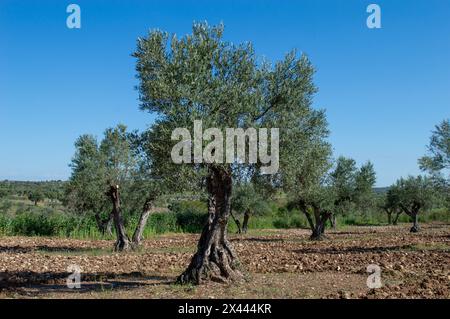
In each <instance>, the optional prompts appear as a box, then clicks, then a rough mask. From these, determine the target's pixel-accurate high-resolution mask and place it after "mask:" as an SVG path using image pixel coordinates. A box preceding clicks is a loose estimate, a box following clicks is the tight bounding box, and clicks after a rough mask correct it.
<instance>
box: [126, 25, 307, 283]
mask: <svg viewBox="0 0 450 319" xmlns="http://www.w3.org/2000/svg"><path fill="white" fill-rule="evenodd" d="M222 34H223V26H222V25H219V26H216V27H210V26H208V25H207V24H205V23H202V24H194V25H193V29H192V34H189V35H186V36H184V37H181V38H179V37H177V36H175V35H173V36H169V34H168V33H166V32H162V31H159V30H153V31H151V32H150V33H149V34H148V35H147V36H146V37H145V38H140V39H138V42H137V50H136V52H135V53H134V56H135V57H136V58H137V66H136V68H137V75H138V78H139V80H140V83H139V92H140V100H141V108H142V109H143V110H146V111H149V112H151V113H153V114H155V115H156V117H157V119H156V122H155V124H154V125H153V126H152V128H151V131H150V133H149V138H150V139H151V143H150V144H149V151H150V154H151V158H152V169H153V170H154V173H155V174H156V175H157V176H159V178H161V180H164V183H165V184H166V185H169V186H168V187H170V188H171V189H173V190H185V189H198V188H199V187H205V188H206V191H207V193H208V200H207V204H208V220H207V223H206V225H205V227H204V229H203V231H202V234H201V236H200V240H199V243H198V247H197V252H196V253H195V254H194V256H193V257H192V259H191V262H190V264H189V266H188V267H187V269H186V270H185V271H184V272H183V274H181V275H180V276H179V278H178V280H179V282H181V283H186V282H191V283H195V284H199V283H201V282H203V281H205V280H216V281H221V282H227V281H233V280H237V279H239V278H241V277H242V271H241V269H240V267H239V261H238V257H237V256H236V253H235V251H234V249H233V247H232V245H231V243H230V242H229V240H228V238H227V223H228V218H229V216H230V209H231V198H232V188H233V187H232V186H233V178H234V176H235V175H236V174H235V171H236V169H238V168H237V167H241V166H246V167H248V168H249V170H250V171H251V172H252V173H251V175H253V176H256V175H261V174H260V173H261V172H260V170H259V168H260V167H261V166H263V165H261V163H260V161H258V162H257V163H251V164H250V163H248V161H243V162H242V161H241V162H239V161H235V162H233V163H222V162H220V160H218V161H216V162H213V163H205V162H203V163H200V162H198V161H197V162H196V163H193V164H186V163H185V164H175V163H174V162H173V161H172V159H171V149H172V147H173V146H174V144H175V143H177V142H176V141H175V142H174V141H172V139H171V137H172V132H173V131H174V129H176V128H186V129H188V130H189V132H190V135H191V136H193V130H192V127H193V123H194V121H196V120H201V121H202V124H203V128H204V129H208V128H217V129H218V130H219V131H221V132H225V129H226V128H241V129H244V130H246V129H248V128H255V129H258V128H262V127H264V128H269V129H270V128H279V137H280V138H279V147H280V168H279V170H278V172H277V174H273V175H270V176H263V177H262V178H261V179H262V180H264V181H265V182H266V183H270V184H273V185H276V184H279V182H280V180H281V178H282V176H283V175H284V174H281V173H280V172H281V171H283V170H284V167H283V164H284V163H286V161H287V160H288V158H287V157H286V159H283V158H284V157H285V156H286V154H289V152H290V151H291V149H290V148H289V146H291V145H293V144H296V145H297V146H298V148H299V147H301V144H302V142H303V140H304V137H303V136H304V135H311V134H314V133H311V132H309V131H308V130H310V129H313V130H314V128H315V125H309V126H307V127H305V126H303V123H304V122H308V121H309V122H311V120H310V118H311V117H313V114H315V113H316V112H315V111H314V110H312V109H311V100H312V96H313V94H314V92H315V91H316V88H315V86H314V85H313V82H312V77H313V73H314V70H313V67H312V65H311V64H310V62H309V60H308V59H307V58H306V57H305V56H303V55H302V56H300V57H298V56H297V55H296V54H295V52H291V53H289V54H287V55H286V57H285V58H284V59H283V60H281V61H279V62H277V63H275V64H270V63H268V62H264V61H261V60H259V59H258V58H257V56H256V55H255V53H254V50H253V47H252V45H251V44H250V43H245V44H232V43H229V42H226V41H224V40H223V39H222ZM210 138H211V139H212V136H210ZM216 138H217V137H216V136H215V137H214V140H215V139H216ZM206 144H207V143H205V142H203V145H202V146H203V147H204V146H205V145H206ZM269 144H270V143H269ZM205 152H206V153H208V154H209V155H210V156H215V155H218V153H219V152H217V153H216V148H206V149H205ZM208 154H207V155H208ZM197 155H198V154H196V151H195V147H194V152H193V154H191V153H190V154H188V158H189V159H192V157H194V159H195V158H197ZM301 156H314V155H313V154H302V155H301Z"/></svg>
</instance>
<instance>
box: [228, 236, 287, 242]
mask: <svg viewBox="0 0 450 319" xmlns="http://www.w3.org/2000/svg"><path fill="white" fill-rule="evenodd" d="M230 241H231V242H242V241H250V242H258V243H270V242H284V241H285V239H283V238H257V237H240V238H231V239H230Z"/></svg>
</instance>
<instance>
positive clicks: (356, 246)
mask: <svg viewBox="0 0 450 319" xmlns="http://www.w3.org/2000/svg"><path fill="white" fill-rule="evenodd" d="M409 227H410V225H406V224H405V225H399V226H389V227H349V228H347V229H345V230H341V231H336V232H333V231H328V232H327V235H328V239H327V240H324V241H321V242H311V241H309V240H308V236H309V232H308V231H307V230H264V231H253V232H250V233H249V234H247V235H243V236H240V235H230V238H231V240H232V243H233V245H234V247H235V249H236V250H237V252H238V255H239V257H240V260H241V262H242V266H243V268H244V269H245V271H246V277H247V280H246V281H244V282H242V283H240V284H238V285H231V286H228V285H223V284H216V283H211V284H207V285H203V286H200V287H195V286H179V285H176V284H174V280H175V278H176V276H177V275H178V274H180V272H181V271H182V270H183V269H184V267H186V265H187V264H188V262H189V259H190V257H191V256H192V253H193V252H194V250H195V245H196V242H197V239H198V235H195V234H193V235H185V234H176V235H163V236H158V237H153V238H149V239H147V240H146V241H145V243H144V246H143V247H142V249H141V250H140V251H137V252H130V253H123V254H116V253H113V252H112V250H111V246H112V244H113V243H112V242H111V241H83V240H73V239H55V238H29V237H28V238H27V237H3V238H0V298H450V225H444V224H428V225H422V232H420V233H418V234H410V233H409V232H408V229H409ZM72 264H76V265H79V266H80V267H81V270H82V283H81V288H80V289H69V288H67V286H66V278H67V276H68V275H69V272H68V271H67V267H68V266H69V265H72ZM369 264H377V265H379V266H380V267H381V281H382V285H383V286H382V287H381V288H379V289H369V288H368V287H367V285H366V280H367V277H368V275H369V274H368V273H367V270H366V268H367V266H368V265H369Z"/></svg>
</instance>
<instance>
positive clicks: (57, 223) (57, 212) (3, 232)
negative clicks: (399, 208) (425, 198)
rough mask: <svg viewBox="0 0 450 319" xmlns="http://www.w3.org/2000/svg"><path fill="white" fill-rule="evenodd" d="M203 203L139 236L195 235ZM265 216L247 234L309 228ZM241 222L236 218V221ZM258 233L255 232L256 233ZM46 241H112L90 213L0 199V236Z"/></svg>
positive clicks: (356, 215) (156, 216) (179, 209)
mask: <svg viewBox="0 0 450 319" xmlns="http://www.w3.org/2000/svg"><path fill="white" fill-rule="evenodd" d="M204 206H205V205H204V203H202V202H198V201H193V202H191V203H187V204H186V203H184V204H183V205H178V206H174V208H172V209H173V211H168V212H157V213H153V214H151V215H150V217H149V220H148V222H147V225H146V227H145V229H144V233H143V235H144V237H146V238H150V237H155V236H157V235H160V234H168V233H200V232H201V231H202V228H203V226H204V224H205V222H206V217H207V216H206V213H205V207H204ZM271 209H272V212H269V213H268V214H266V215H252V216H251V217H250V220H249V225H248V227H249V231H250V234H252V232H254V231H256V233H254V234H263V233H264V230H265V229H274V228H278V229H289V228H292V229H298V228H305V229H309V226H308V222H307V219H306V217H305V216H304V215H303V214H301V213H300V212H299V211H295V210H293V211H288V210H287V209H286V208H284V207H281V208H278V207H275V206H274V207H272V208H271ZM138 215H139V214H129V213H127V212H124V219H125V220H126V221H127V223H126V225H125V226H126V229H127V233H128V234H129V235H131V234H133V232H134V229H135V226H136V224H137V222H138V217H139V216H138ZM237 217H238V218H239V219H240V220H241V222H242V216H237ZM431 221H441V222H446V223H450V214H449V212H448V211H447V210H445V209H435V210H433V211H431V212H427V213H425V214H421V215H420V217H419V222H421V223H422V222H431ZM410 222H411V221H410V218H409V217H408V216H406V215H405V214H402V215H401V216H400V219H399V223H410ZM337 225H338V229H340V230H342V229H345V227H346V226H349V225H351V226H382V225H387V217H386V214H384V213H382V212H373V211H367V212H365V213H361V212H353V213H347V214H344V215H339V216H338V218H337ZM228 230H229V232H230V233H236V232H237V226H236V224H235V223H234V221H233V219H232V218H230V220H229V223H228ZM258 232H259V233H258ZM16 235H17V236H52V237H63V238H76V239H98V240H99V239H108V240H112V239H114V236H110V235H104V234H102V233H100V232H99V231H98V228H97V224H96V222H95V219H94V217H93V216H92V214H87V215H85V216H81V215H75V214H71V213H69V212H66V211H64V208H63V207H62V206H61V204H59V203H55V202H53V203H47V202H43V203H40V204H39V205H38V206H35V205H34V204H33V203H32V202H30V201H29V200H26V199H23V198H10V199H8V198H6V199H5V198H3V199H2V200H0V236H16Z"/></svg>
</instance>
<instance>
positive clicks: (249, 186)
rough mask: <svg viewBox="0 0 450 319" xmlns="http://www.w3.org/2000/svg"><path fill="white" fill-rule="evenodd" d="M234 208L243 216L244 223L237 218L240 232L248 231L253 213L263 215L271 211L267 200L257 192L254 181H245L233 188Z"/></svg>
mask: <svg viewBox="0 0 450 319" xmlns="http://www.w3.org/2000/svg"><path fill="white" fill-rule="evenodd" d="M232 207H233V210H234V211H236V212H238V214H239V213H240V214H241V215H242V216H243V220H242V224H241V223H240V221H239V220H237V219H236V224H237V225H238V233H241V232H242V233H244V234H246V233H247V230H248V222H249V220H250V217H251V216H252V215H262V214H265V213H267V212H269V211H270V208H269V206H268V204H267V202H266V201H265V200H264V198H263V197H262V195H261V194H260V193H258V192H257V190H256V188H255V186H254V184H253V183H250V182H248V183H243V184H240V185H236V187H234V189H233V200H232Z"/></svg>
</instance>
